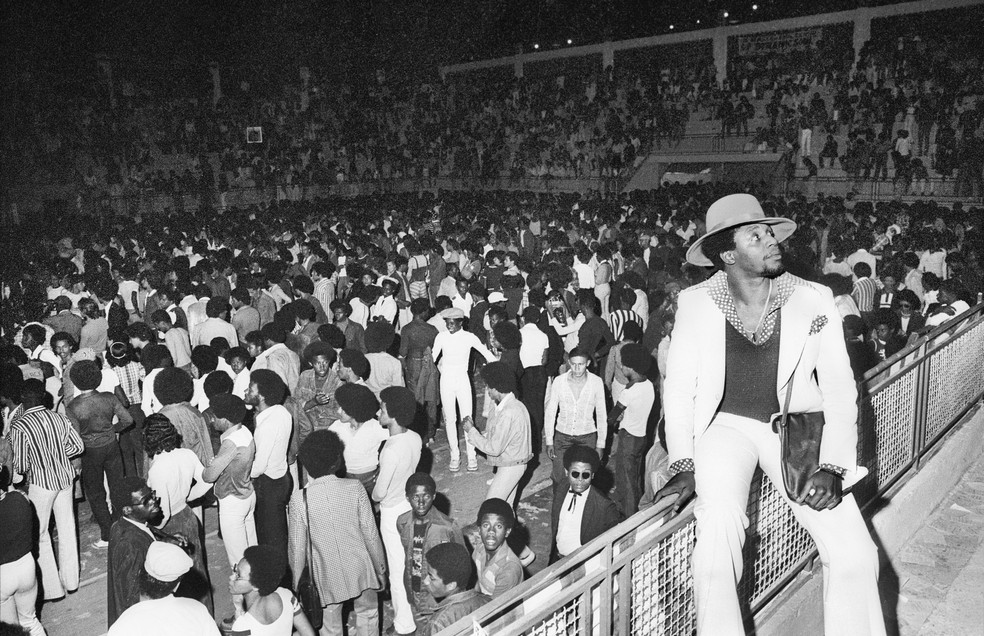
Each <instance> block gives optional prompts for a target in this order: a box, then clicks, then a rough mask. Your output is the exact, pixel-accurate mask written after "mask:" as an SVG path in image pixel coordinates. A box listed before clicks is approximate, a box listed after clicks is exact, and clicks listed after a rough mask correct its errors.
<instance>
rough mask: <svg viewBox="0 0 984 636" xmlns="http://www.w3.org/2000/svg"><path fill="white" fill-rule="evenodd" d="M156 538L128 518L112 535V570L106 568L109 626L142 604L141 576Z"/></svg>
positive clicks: (112, 531) (114, 528) (111, 531)
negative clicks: (148, 551) (139, 603)
mask: <svg viewBox="0 0 984 636" xmlns="http://www.w3.org/2000/svg"><path fill="white" fill-rule="evenodd" d="M153 541H154V539H153V537H152V536H151V535H150V534H149V533H147V532H144V531H143V530H141V529H140V528H138V527H137V526H136V525H134V523H132V522H130V521H127V520H126V519H125V518H120V519H118V520H117V521H116V522H115V523H114V524H113V527H112V529H110V531H109V567H107V568H106V588H107V589H106V610H107V614H108V616H107V625H108V626H109V627H112V626H113V623H115V622H116V619H117V618H119V617H120V614H122V613H123V612H124V611H126V610H127V609H128V608H129V607H131V606H132V605H136V604H137V602H139V601H140V573H141V572H143V568H144V559H146V558H147V549H148V548H150V544H151V543H153Z"/></svg>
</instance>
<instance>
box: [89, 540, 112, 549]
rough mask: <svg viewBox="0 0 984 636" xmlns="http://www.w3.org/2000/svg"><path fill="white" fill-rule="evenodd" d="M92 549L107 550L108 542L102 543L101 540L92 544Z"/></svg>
mask: <svg viewBox="0 0 984 636" xmlns="http://www.w3.org/2000/svg"><path fill="white" fill-rule="evenodd" d="M92 547H94V548H108V547H109V541H103V540H102V539H100V540H98V541H93V542H92Z"/></svg>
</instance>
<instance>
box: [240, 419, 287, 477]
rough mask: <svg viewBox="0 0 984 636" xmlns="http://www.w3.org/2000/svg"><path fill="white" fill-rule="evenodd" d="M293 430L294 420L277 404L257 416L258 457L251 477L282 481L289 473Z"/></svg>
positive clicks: (254, 435)
mask: <svg viewBox="0 0 984 636" xmlns="http://www.w3.org/2000/svg"><path fill="white" fill-rule="evenodd" d="M292 430H293V419H292V418H291V416H290V411H288V410H287V409H286V408H284V407H283V405H280V404H275V405H274V406H270V407H267V409H266V410H265V411H263V412H262V413H257V414H256V429H255V430H254V431H253V441H254V442H256V457H255V458H254V459H253V470H251V471H250V474H249V476H250V477H252V478H253V479H256V478H257V477H259V476H260V475H266V476H267V477H269V478H270V479H280V478H281V477H283V476H284V474H286V473H287V445H288V444H289V443H290V434H291V432H292Z"/></svg>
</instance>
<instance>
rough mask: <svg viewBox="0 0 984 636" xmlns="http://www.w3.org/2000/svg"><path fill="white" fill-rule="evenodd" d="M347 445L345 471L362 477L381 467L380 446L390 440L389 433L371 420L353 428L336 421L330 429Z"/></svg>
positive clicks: (345, 423)
mask: <svg viewBox="0 0 984 636" xmlns="http://www.w3.org/2000/svg"><path fill="white" fill-rule="evenodd" d="M328 430H329V431H334V432H335V434H336V435H338V438H339V439H340V440H342V443H343V444H345V454H344V456H345V470H347V471H348V472H349V473H350V474H356V475H361V474H362V473H368V472H371V471H373V470H376V468H378V467H379V446H380V445H381V444H382V443H383V442H385V441H386V440H387V439H389V431H387V430H386V429H385V428H383V427H382V425H380V423H379V420H377V419H371V420H368V421H365V422H363V423H362V425H361V426H359V428H353V427H352V425H351V424H349V423H348V422H342V421H341V420H337V421H335V422H334V423H333V424H332V425H331V426H329V427H328Z"/></svg>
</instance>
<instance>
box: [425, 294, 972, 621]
mask: <svg viewBox="0 0 984 636" xmlns="http://www.w3.org/2000/svg"><path fill="white" fill-rule="evenodd" d="M982 359H984V303H981V304H978V305H977V306H976V307H973V308H971V309H970V310H969V311H967V312H965V313H964V314H962V315H961V316H958V317H956V318H954V319H953V320H951V321H950V322H948V323H946V324H944V325H941V326H940V327H938V328H936V329H935V330H933V331H932V332H930V333H929V334H927V335H926V336H924V337H923V338H921V339H920V340H918V341H916V342H914V343H912V344H911V345H909V346H908V347H906V348H905V349H903V350H902V351H900V352H899V353H897V354H896V355H894V356H892V357H891V358H889V359H888V360H886V361H885V362H884V363H883V364H881V365H879V366H878V367H876V368H875V369H872V370H871V371H870V372H869V373H868V374H867V375H866V376H865V379H864V381H863V382H862V383H861V386H860V389H861V391H860V398H859V406H860V409H859V413H860V415H859V429H860V431H859V432H860V435H859V437H860V444H859V449H858V456H859V464H862V465H865V466H867V467H868V468H869V470H870V474H869V475H868V476H867V477H866V478H865V479H864V480H863V481H862V482H861V483H860V484H858V485H857V486H856V487H855V489H854V493H855V497H856V498H857V500H858V503H859V504H860V505H861V506H862V509H866V508H868V507H869V506H871V505H872V504H873V503H876V502H879V501H883V500H884V498H886V497H889V496H890V493H889V490H890V489H891V488H892V486H893V485H895V484H896V483H898V482H899V480H901V479H902V478H903V477H905V476H906V475H908V474H909V473H910V472H911V471H914V470H916V469H917V468H918V466H919V463H920V462H921V461H923V460H925V459H926V457H927V454H928V453H930V452H931V451H933V450H934V448H935V447H936V446H938V445H939V444H940V443H941V442H942V440H943V439H944V436H945V434H946V433H947V431H949V430H950V429H951V428H952V427H953V426H954V425H955V424H956V423H957V422H958V421H959V420H960V418H961V417H962V416H963V415H964V413H966V411H967V410H968V409H969V408H970V407H971V406H972V405H973V404H974V403H976V402H977V401H978V400H979V399H980V398H981V396H982V395H984V365H982V364H981V360H982ZM668 505H669V504H668V502H661V503H657V505H655V506H653V507H651V508H649V509H647V510H644V511H642V512H639V513H637V514H636V515H634V516H633V517H631V518H630V519H628V520H626V521H624V522H623V523H622V524H620V525H619V526H617V527H615V528H613V529H612V530H610V531H608V532H607V533H605V534H604V535H602V536H600V537H598V538H596V539H595V540H594V541H592V542H591V543H589V544H588V545H585V546H583V547H582V548H581V549H579V550H578V551H577V552H575V553H574V554H571V555H569V556H568V557H566V558H565V559H563V560H561V561H559V562H557V563H556V564H554V565H553V566H551V567H550V568H548V569H546V570H544V571H542V572H540V573H539V574H537V575H536V576H535V577H533V578H532V579H530V580H529V581H526V582H525V583H523V584H522V585H520V586H518V587H517V588H516V589H514V590H512V591H510V592H509V593H507V594H505V595H504V596H502V597H500V598H498V599H496V600H494V601H492V602H491V603H489V604H488V605H485V606H484V607H482V608H481V609H479V610H478V611H477V612H475V613H474V614H473V615H471V616H469V617H467V618H464V619H462V620H460V621H458V622H457V623H455V624H454V625H452V626H451V627H449V628H448V629H446V630H444V631H443V632H442V635H447V636H464V635H465V634H479V633H485V632H481V631H480V629H482V630H485V631H486V632H487V633H489V634H496V635H502V636H506V635H512V634H536V635H553V634H564V635H567V634H570V635H573V634H578V635H583V634H605V635H607V634H620V635H624V636H628V635H631V634H653V635H665V636H676V635H680V636H690V635H691V634H692V633H693V631H694V628H695V614H694V596H693V586H692V579H691V571H690V555H691V552H692V550H693V546H694V542H695V540H696V521H695V519H694V515H693V504H691V505H690V506H688V508H687V509H685V510H684V511H683V512H682V513H681V514H680V515H678V516H676V517H672V516H671V515H670V513H669V511H668ZM748 513H749V521H750V523H749V530H748V540H747V542H746V550H745V552H746V563H745V568H744V572H745V574H744V576H743V578H742V582H741V584H740V586H739V595H740V597H741V598H742V600H743V604H744V605H745V606H747V607H748V608H749V609H748V611H749V613H750V614H751V615H753V616H754V614H755V613H756V612H758V611H759V610H761V609H762V608H763V607H764V606H765V604H766V603H768V602H769V601H770V600H771V599H773V598H774V597H775V596H776V595H777V594H779V593H780V592H782V591H783V590H784V589H785V588H786V586H787V585H788V584H789V583H790V582H791V581H792V580H793V579H794V578H795V577H796V575H797V574H798V573H799V572H800V571H802V570H803V569H804V568H806V567H808V566H809V565H810V564H811V563H812V562H813V559H814V558H815V557H816V554H817V551H816V547H815V545H814V543H813V541H812V539H811V538H810V536H809V534H807V532H806V530H804V529H803V528H802V527H801V526H800V525H799V523H798V522H797V521H796V520H795V519H794V518H793V514H792V511H791V509H790V508H789V506H787V505H786V504H785V502H784V501H783V498H782V497H781V495H780V493H779V491H777V490H776V489H775V487H773V485H772V483H771V482H770V481H769V480H768V478H767V477H764V476H763V475H762V473H761V471H758V472H757V476H756V478H755V480H754V481H753V485H752V488H751V496H750V501H749V508H748Z"/></svg>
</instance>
